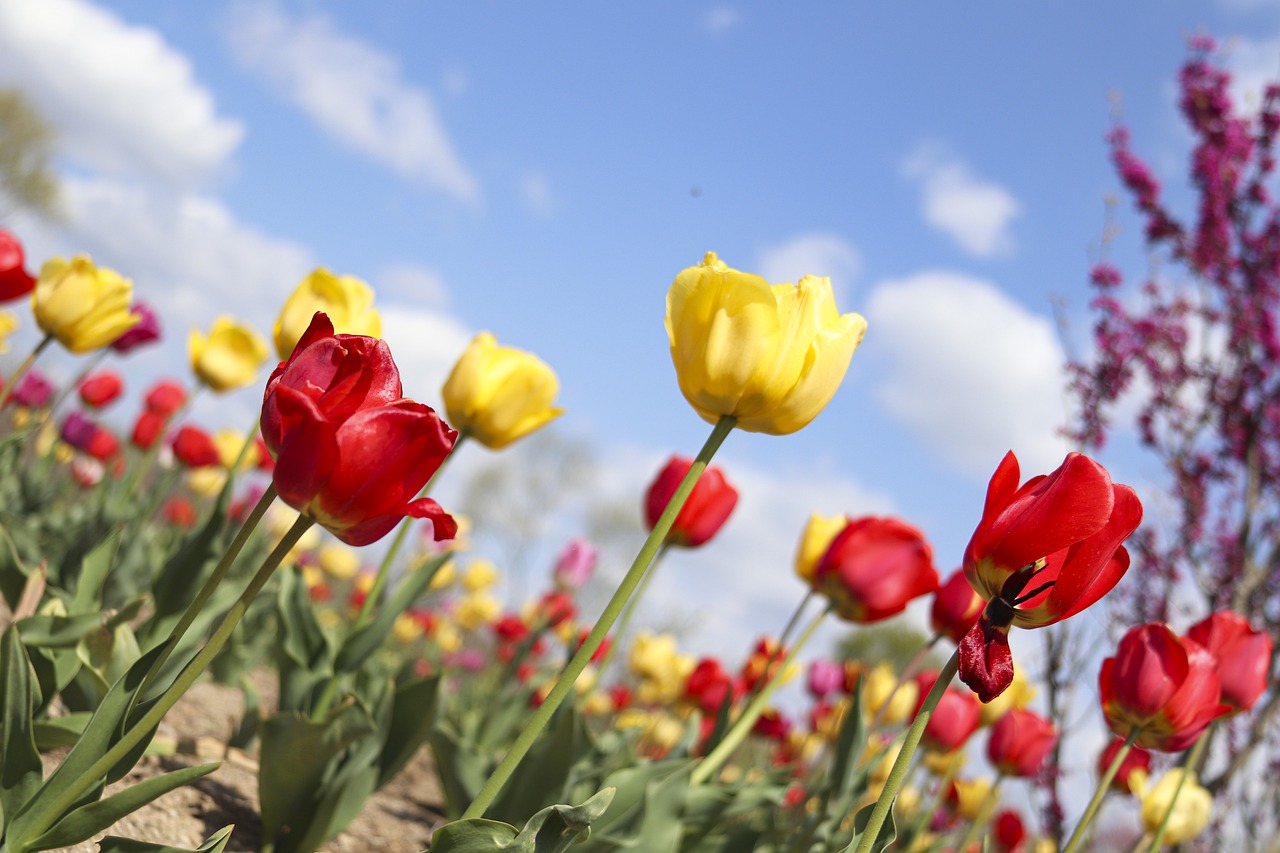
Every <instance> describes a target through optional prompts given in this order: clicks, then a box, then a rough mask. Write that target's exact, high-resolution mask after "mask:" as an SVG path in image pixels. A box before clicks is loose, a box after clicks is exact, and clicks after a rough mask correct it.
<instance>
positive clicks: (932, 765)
mask: <svg viewBox="0 0 1280 853" xmlns="http://www.w3.org/2000/svg"><path fill="white" fill-rule="evenodd" d="M968 760H969V756H968V755H967V754H966V753H965V751H964V750H963V749H953V750H951V751H950V752H936V751H934V750H932V749H926V750H925V751H924V759H923V760H922V763H923V764H924V766H925V769H927V770H928V771H929V772H930V773H932V774H933V775H934V776H939V777H941V776H946V775H947V774H948V773H951V774H955V773H957V772H959V770H960V768H961V767H964V765H965V763H966V762H968Z"/></svg>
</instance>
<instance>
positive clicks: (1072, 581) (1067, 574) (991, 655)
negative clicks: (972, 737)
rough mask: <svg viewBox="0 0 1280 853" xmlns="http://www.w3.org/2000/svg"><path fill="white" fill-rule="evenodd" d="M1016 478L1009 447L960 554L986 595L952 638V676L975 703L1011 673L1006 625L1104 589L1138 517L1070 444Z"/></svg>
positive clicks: (1124, 563)
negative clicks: (1041, 470)
mask: <svg viewBox="0 0 1280 853" xmlns="http://www.w3.org/2000/svg"><path fill="white" fill-rule="evenodd" d="M1019 479H1020V473H1019V469H1018V459H1017V457H1016V456H1014V455H1013V452H1012V451H1010V452H1009V453H1007V454H1006V455H1005V457H1004V459H1003V460H1001V462H1000V465H999V467H998V468H996V472H995V474H993V475H992V477H991V483H990V485H988V487H987V502H986V506H985V507H984V508H983V511H982V520H981V521H980V522H979V523H978V527H977V529H976V530H974V532H973V537H972V538H971V539H970V540H969V546H968V547H967V548H966V549H965V554H964V573H965V577H967V578H968V579H969V583H970V584H971V585H972V586H973V588H974V590H975V591H976V592H977V593H978V594H979V595H980V596H982V597H983V598H984V599H985V600H986V601H987V602H988V604H987V607H986V609H985V610H984V611H983V615H982V617H981V618H980V619H979V620H978V623H977V624H976V625H974V626H973V628H971V629H970V630H969V633H967V634H966V635H965V636H964V639H963V640H961V641H960V648H959V650H960V678H961V680H963V681H964V683H965V684H968V685H969V687H970V688H972V689H973V691H974V692H975V693H977V694H978V696H979V698H981V699H982V701H983V702H990V701H991V700H992V699H994V698H995V697H997V696H999V695H1000V694H1001V693H1003V692H1004V691H1005V688H1007V687H1008V686H1009V684H1010V683H1012V681H1013V656H1012V655H1011V654H1010V652H1009V638H1008V632H1009V627H1010V626H1011V625H1017V626H1019V627H1022V628H1039V627H1042V626H1044V625H1052V624H1053V623H1055V622H1059V621H1061V620H1063V619H1066V618H1068V617H1070V616H1074V615H1075V614H1076V613H1079V612H1080V611H1082V610H1084V609H1085V608H1087V607H1089V606H1090V605H1092V604H1094V603H1095V602H1097V601H1098V599H1100V598H1102V596H1104V595H1106V594H1107V593H1108V592H1110V591H1111V588H1112V587H1114V586H1115V585H1116V583H1117V582H1118V581H1119V580H1120V578H1121V577H1123V576H1124V573H1125V572H1126V571H1127V570H1128V568H1129V553H1128V552H1127V551H1125V549H1124V546H1123V545H1122V544H1121V543H1123V542H1124V540H1125V539H1126V538H1128V536H1129V534H1131V533H1132V532H1133V531H1134V530H1136V529H1137V527H1138V523H1139V522H1140V521H1141V520H1142V504H1141V503H1140V502H1139V501H1138V496H1137V494H1135V493H1134V491H1133V489H1130V488H1129V487H1128V486H1120V485H1116V484H1114V483H1112V482H1111V476H1110V475H1109V474H1108V473H1107V471H1106V469H1105V468H1103V467H1102V466H1101V465H1099V464H1098V463H1097V462H1094V461H1093V460H1092V459H1090V458H1088V457H1087V456H1082V455H1080V454H1079V453H1068V454H1067V458H1066V459H1065V460H1064V461H1063V463H1062V465H1060V466H1059V467H1058V468H1057V469H1056V470H1055V471H1053V473H1051V474H1048V475H1047V476H1038V477H1032V478H1031V479H1030V480H1028V481H1027V482H1025V483H1023V484H1022V485H1021V486H1019V485H1018V480H1019Z"/></svg>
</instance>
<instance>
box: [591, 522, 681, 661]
mask: <svg viewBox="0 0 1280 853" xmlns="http://www.w3.org/2000/svg"><path fill="white" fill-rule="evenodd" d="M670 547H671V543H670V542H663V543H662V545H661V546H660V547H659V548H658V553H656V554H654V555H653V561H652V562H651V563H650V564H649V570H648V571H647V572H645V573H644V577H642V578H641V579H640V584H639V585H638V586H637V587H636V591H635V594H634V595H632V596H631V598H630V599H628V600H627V606H626V609H624V610H623V611H622V616H621V617H620V618H619V619H618V630H617V631H614V632H613V642H612V643H610V645H609V650H608V651H607V652H605V653H604V659H603V660H601V661H600V666H599V667H598V668H597V671H598V672H599V673H600V674H601V675H604V673H605V672H606V671H607V670H608V668H609V664H610V663H611V662H612V661H613V658H614V656H615V655H616V654H617V653H618V647H619V646H621V645H622V643H623V642H624V640H625V638H626V636H627V630H628V629H629V628H630V627H631V617H632V616H633V615H635V612H636V605H637V604H639V602H640V599H641V598H643V597H644V591H645V590H646V589H648V587H649V580H650V579H651V578H652V577H653V576H654V575H656V574H657V573H658V565H659V564H660V563H661V562H662V558H663V557H665V556H666V555H667V549H668V548H670Z"/></svg>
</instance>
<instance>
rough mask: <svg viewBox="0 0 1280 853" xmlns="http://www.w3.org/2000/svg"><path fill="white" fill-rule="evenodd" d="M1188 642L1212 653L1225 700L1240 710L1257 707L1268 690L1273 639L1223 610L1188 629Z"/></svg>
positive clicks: (1242, 619)
mask: <svg viewBox="0 0 1280 853" xmlns="http://www.w3.org/2000/svg"><path fill="white" fill-rule="evenodd" d="M1187 639H1189V640H1194V641H1195V642H1197V643H1199V644H1200V645H1202V646H1204V647H1205V648H1206V649H1208V650H1209V654H1211V655H1213V657H1214V659H1215V660H1216V661H1217V662H1218V681H1219V682H1221V684H1222V701H1223V702H1224V703H1225V704H1227V705H1230V706H1231V707H1232V708H1233V709H1235V710H1237V711H1247V710H1249V709H1250V708H1252V707H1253V705H1254V703H1255V702H1257V701H1258V697H1259V696H1261V695H1262V694H1263V693H1264V692H1266V689H1267V672H1268V670H1269V669H1270V668H1271V637H1269V636H1268V635H1266V634H1264V633H1262V632H1261V631H1259V630H1257V629H1256V628H1254V627H1253V626H1252V625H1250V624H1249V620H1247V619H1245V618H1244V617H1243V616H1240V615H1239V614H1237V613H1233V612H1231V611H1230V610H1222V611H1219V612H1217V613H1211V614H1209V616H1208V617H1207V618H1205V619H1203V620H1201V621H1200V622H1197V623H1196V624H1195V625H1192V626H1191V627H1190V628H1188V629H1187Z"/></svg>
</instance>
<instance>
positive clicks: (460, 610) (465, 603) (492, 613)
mask: <svg viewBox="0 0 1280 853" xmlns="http://www.w3.org/2000/svg"><path fill="white" fill-rule="evenodd" d="M501 615H502V602H500V601H498V599H496V598H494V597H493V596H492V595H490V594H489V593H487V592H473V593H471V594H470V595H467V596H464V597H463V598H462V599H461V600H460V601H459V602H458V607H457V609H456V610H455V611H454V613H453V618H454V619H456V620H457V622H458V624H459V625H461V626H462V627H463V628H466V629H467V630H468V631H474V630H475V629H476V628H479V627H480V626H481V625H488V624H489V623H490V622H493V621H494V620H496V619H497V618H498V617H499V616H501Z"/></svg>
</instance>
